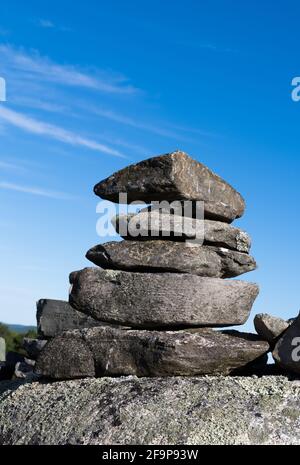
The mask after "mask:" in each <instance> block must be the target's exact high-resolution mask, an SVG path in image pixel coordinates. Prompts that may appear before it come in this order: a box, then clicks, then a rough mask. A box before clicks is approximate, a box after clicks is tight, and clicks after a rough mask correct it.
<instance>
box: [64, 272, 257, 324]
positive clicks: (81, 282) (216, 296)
mask: <svg viewBox="0 0 300 465" xmlns="http://www.w3.org/2000/svg"><path fill="white" fill-rule="evenodd" d="M70 283H71V291H70V304H71V305H72V306H73V307H75V308H76V309H78V310H80V311H81V312H84V313H87V314H88V315H89V316H91V317H93V318H95V319H97V320H101V321H104V322H108V323H113V324H120V325H125V326H131V327H135V328H174V327H175V328H176V327H190V326H233V325H240V324H244V323H245V322H246V320H247V318H248V316H249V313H250V310H251V308H252V305H253V302H254V300H255V299H256V297H257V295H258V292H259V290H258V286H257V285H256V284H252V283H248V282H244V281H237V280H233V281H229V280H228V281H227V280H223V279H218V278H202V277H200V276H195V275H189V274H178V273H132V272H126V271H115V270H101V269H99V268H85V269H83V270H81V271H77V272H73V273H71V275H70Z"/></svg>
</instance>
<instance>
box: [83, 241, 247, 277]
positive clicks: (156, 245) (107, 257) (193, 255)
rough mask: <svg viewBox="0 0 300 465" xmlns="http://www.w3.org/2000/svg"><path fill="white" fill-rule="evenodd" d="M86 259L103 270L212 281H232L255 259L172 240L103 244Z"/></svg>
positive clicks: (245, 271) (243, 254) (233, 252)
mask: <svg viewBox="0 0 300 465" xmlns="http://www.w3.org/2000/svg"><path fill="white" fill-rule="evenodd" d="M86 258H87V259H88V260H90V261H91V262H93V263H94V264H95V265H98V266H101V267H102V268H105V269H112V270H124V271H140V272H149V273H153V272H158V273H162V272H174V273H190V274H195V275H198V276H207V277H212V278H233V277H235V276H239V275H241V274H243V273H248V272H249V271H252V270H255V268H256V263H255V260H254V259H253V258H252V257H251V256H250V255H248V254H245V253H240V252H235V251H233V250H229V249H224V248H219V247H209V246H199V245H194V246H189V245H188V244H185V243H184V242H173V241H121V242H107V243H106V244H100V245H96V246H95V247H93V248H92V249H90V250H89V251H88V252H87V254H86Z"/></svg>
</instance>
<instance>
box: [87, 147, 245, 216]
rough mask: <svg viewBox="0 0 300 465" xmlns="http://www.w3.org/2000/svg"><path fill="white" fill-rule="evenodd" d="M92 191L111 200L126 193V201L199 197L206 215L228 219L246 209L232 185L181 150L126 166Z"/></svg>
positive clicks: (192, 198)
mask: <svg viewBox="0 0 300 465" xmlns="http://www.w3.org/2000/svg"><path fill="white" fill-rule="evenodd" d="M94 191H95V194H96V195H98V196H99V197H102V198H103V199H107V200H111V201H112V202H119V201H120V199H119V194H120V193H127V201H128V202H132V201H136V200H140V201H144V202H147V203H151V202H152V201H156V200H171V201H173V200H200V201H204V209H205V213H206V216H207V217H210V218H214V219H219V220H221V221H227V222H231V221H233V220H234V219H235V218H239V217H240V216H242V215H243V213H244V210H245V202H244V199H243V198H242V196H241V195H240V194H239V193H238V192H237V191H236V190H235V189H233V187H231V186H230V185H229V184H228V183H227V182H225V181H224V180H223V179H222V178H220V177H219V176H217V175H216V174H214V173H213V172H212V171H211V170H209V169H208V168H207V167H206V166H204V165H203V164H201V163H199V162H198V161H196V160H193V159H192V158H191V157H189V156H188V155H187V154H186V153H184V152H180V151H177V152H173V153H169V154H166V155H162V156H158V157H153V158H150V159H148V160H144V161H142V162H140V163H137V164H135V165H131V166H128V167H126V168H124V169H123V170H121V171H118V172H117V173H114V174H113V175H112V176H110V177H109V178H107V179H105V180H103V181H101V182H100V183H98V184H97V185H96V186H95V188H94Z"/></svg>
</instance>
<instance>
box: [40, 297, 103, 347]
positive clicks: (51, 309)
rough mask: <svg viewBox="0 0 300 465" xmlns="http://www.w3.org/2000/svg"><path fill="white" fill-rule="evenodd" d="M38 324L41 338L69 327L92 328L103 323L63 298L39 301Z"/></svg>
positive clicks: (48, 336) (52, 335) (51, 335)
mask: <svg viewBox="0 0 300 465" xmlns="http://www.w3.org/2000/svg"><path fill="white" fill-rule="evenodd" d="M36 318H37V324H38V335H39V337H40V338H45V339H47V338H51V337H55V336H57V335H58V334H61V333H62V332H63V331H67V330H68V329H76V328H91V327H93V326H99V325H101V324H102V323H101V322H99V321H95V320H94V319H93V318H91V317H90V316H87V315H86V314H85V313H82V312H78V311H77V310H75V309H74V308H73V307H71V305H69V303H68V302H64V301H63V300H51V299H41V300H39V301H38V302H37V314H36Z"/></svg>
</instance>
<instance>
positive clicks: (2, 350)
mask: <svg viewBox="0 0 300 465" xmlns="http://www.w3.org/2000/svg"><path fill="white" fill-rule="evenodd" d="M5 360H6V344H5V339H4V338H3V337H0V362H5Z"/></svg>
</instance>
